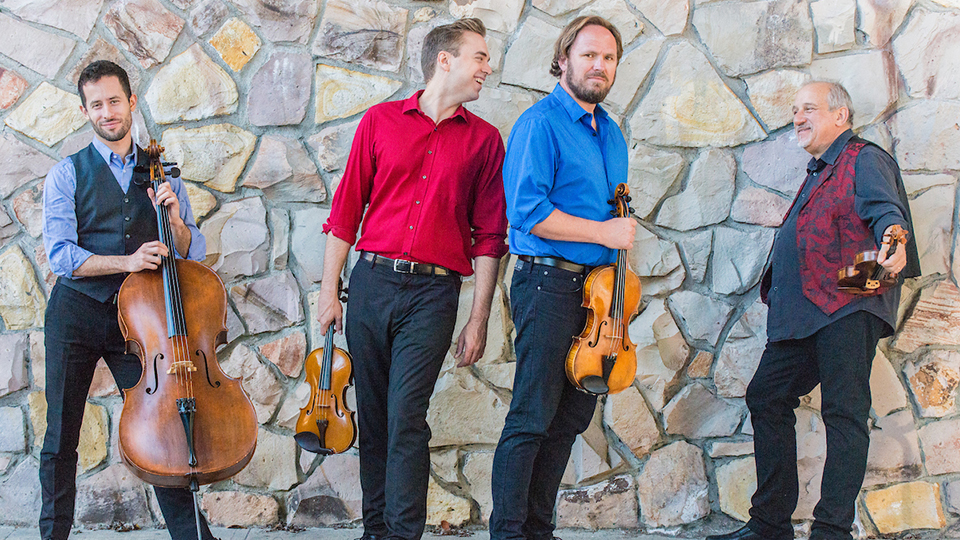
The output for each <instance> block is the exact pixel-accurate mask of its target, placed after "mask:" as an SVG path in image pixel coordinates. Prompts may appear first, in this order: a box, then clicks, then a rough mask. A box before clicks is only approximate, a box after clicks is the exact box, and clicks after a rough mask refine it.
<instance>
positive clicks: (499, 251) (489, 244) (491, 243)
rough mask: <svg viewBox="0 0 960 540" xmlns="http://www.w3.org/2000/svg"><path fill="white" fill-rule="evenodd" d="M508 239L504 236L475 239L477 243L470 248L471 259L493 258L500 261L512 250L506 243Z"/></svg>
mask: <svg viewBox="0 0 960 540" xmlns="http://www.w3.org/2000/svg"><path fill="white" fill-rule="evenodd" d="M505 239H506V237H504V236H495V237H491V238H474V241H475V242H476V243H475V244H473V247H472V248H470V258H472V259H476V258H477V257H492V258H494V259H499V258H500V257H503V256H504V255H505V254H506V253H507V251H509V250H510V248H509V246H507V244H506V243H505V242H504V240H505Z"/></svg>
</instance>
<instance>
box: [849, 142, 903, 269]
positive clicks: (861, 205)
mask: <svg viewBox="0 0 960 540" xmlns="http://www.w3.org/2000/svg"><path fill="white" fill-rule="evenodd" d="M855 178H856V185H855V189H856V194H855V204H856V209H857V215H858V216H859V217H860V219H862V220H864V221H866V222H867V225H868V226H869V227H870V229H871V230H872V231H873V234H874V237H875V240H876V242H877V245H879V246H880V252H879V254H878V256H877V262H878V263H880V264H881V265H882V266H883V267H884V268H886V269H887V270H889V271H890V272H892V273H894V274H896V273H899V272H900V271H901V270H903V268H904V267H905V266H906V264H907V250H906V249H904V248H903V246H901V247H900V249H898V250H897V251H896V252H895V253H894V254H893V256H892V257H891V258H890V259H887V250H888V248H887V246H885V245H882V241H883V236H884V235H886V234H887V233H889V231H890V229H891V227H892V226H893V225H900V226H901V227H903V228H904V230H906V231H907V233H908V234H913V231H911V230H910V229H909V226H908V224H907V220H906V218H905V216H906V215H907V209H906V208H904V207H903V204H902V203H901V200H900V194H899V191H900V186H899V184H898V182H897V178H898V169H897V163H896V162H895V161H894V160H893V158H891V157H890V156H888V155H887V154H886V153H885V152H883V151H882V150H879V149H877V148H875V147H873V146H870V145H867V146H865V147H864V148H863V150H861V151H860V155H859V156H858V157H857V163H856V177H855Z"/></svg>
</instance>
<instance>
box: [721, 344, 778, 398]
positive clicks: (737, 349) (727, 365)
mask: <svg viewBox="0 0 960 540" xmlns="http://www.w3.org/2000/svg"><path fill="white" fill-rule="evenodd" d="M765 346H766V339H764V337H760V338H748V339H729V338H728V339H727V341H726V342H725V343H724V344H723V348H722V349H721V350H720V358H719V359H718V360H717V363H716V367H715V368H714V372H713V380H714V383H715V384H716V386H717V395H719V396H723V397H744V396H745V395H746V394H747V385H748V384H750V380H751V379H753V374H754V372H756V371H757V366H758V365H760V355H762V354H763V350H764V347H765Z"/></svg>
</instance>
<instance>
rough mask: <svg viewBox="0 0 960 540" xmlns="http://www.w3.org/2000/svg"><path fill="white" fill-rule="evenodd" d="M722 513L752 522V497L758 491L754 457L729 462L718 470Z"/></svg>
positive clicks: (718, 489)
mask: <svg viewBox="0 0 960 540" xmlns="http://www.w3.org/2000/svg"><path fill="white" fill-rule="evenodd" d="M715 474H716V477H717V494H718V495H719V498H720V511H721V512H723V513H724V514H726V515H728V516H730V517H732V518H734V519H739V520H740V521H749V520H750V497H752V496H753V493H754V492H755V491H756V490H757V464H756V462H755V461H754V459H753V458H752V457H749V458H744V459H735V460H733V461H728V462H727V463H724V464H722V465H720V466H719V467H717V468H716V473H715Z"/></svg>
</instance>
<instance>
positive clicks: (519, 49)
mask: <svg viewBox="0 0 960 540" xmlns="http://www.w3.org/2000/svg"><path fill="white" fill-rule="evenodd" d="M560 31H561V29H560V28H557V27H556V26H553V25H552V24H548V23H546V22H544V21H543V20H541V19H538V18H536V17H528V18H527V20H526V21H524V23H523V26H521V27H520V30H518V31H517V37H516V38H515V39H514V41H513V45H511V46H510V48H509V49H507V55H506V57H504V60H503V76H502V78H501V81H502V82H504V83H506V84H512V85H516V86H522V87H523V88H529V89H531V90H539V91H541V92H551V91H553V88H554V86H556V84H557V79H556V78H555V77H554V76H553V75H551V74H550V66H549V65H547V62H546V60H545V59H546V58H553V44H554V42H556V40H557V38H558V37H560Z"/></svg>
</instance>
